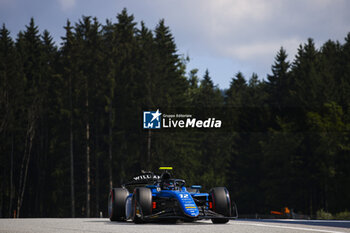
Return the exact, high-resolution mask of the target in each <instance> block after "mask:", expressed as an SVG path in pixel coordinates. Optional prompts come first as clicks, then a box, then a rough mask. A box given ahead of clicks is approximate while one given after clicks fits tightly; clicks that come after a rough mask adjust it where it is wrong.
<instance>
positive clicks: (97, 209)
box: [94, 124, 100, 216]
mask: <svg viewBox="0 0 350 233" xmlns="http://www.w3.org/2000/svg"><path fill="white" fill-rule="evenodd" d="M95 135H96V136H95V150H94V151H95V166H96V169H95V173H96V174H95V180H96V181H95V185H96V187H95V195H96V216H99V212H100V176H99V173H100V171H99V161H98V160H99V158H98V151H99V144H98V137H97V135H99V134H98V127H97V124H96V131H95Z"/></svg>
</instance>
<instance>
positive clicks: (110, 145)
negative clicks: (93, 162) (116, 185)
mask: <svg viewBox="0 0 350 233" xmlns="http://www.w3.org/2000/svg"><path fill="white" fill-rule="evenodd" d="M112 101H113V100H112V97H111V101H110V104H109V124H108V126H109V127H108V128H109V129H108V134H109V135H108V136H109V148H108V155H109V163H108V172H109V189H110V190H111V189H112V188H113V173H112V166H113V157H112V155H113V154H112V153H113V135H112V128H113V112H112V106H113V104H112Z"/></svg>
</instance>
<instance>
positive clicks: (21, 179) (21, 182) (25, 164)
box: [16, 101, 36, 218]
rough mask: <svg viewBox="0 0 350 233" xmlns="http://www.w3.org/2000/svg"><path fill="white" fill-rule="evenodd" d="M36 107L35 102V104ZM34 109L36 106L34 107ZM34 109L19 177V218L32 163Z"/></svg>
mask: <svg viewBox="0 0 350 233" xmlns="http://www.w3.org/2000/svg"><path fill="white" fill-rule="evenodd" d="M33 105H35V101H34V103H33ZM32 107H33V108H34V106H32ZM32 110H33V109H31V110H29V117H28V118H29V119H28V129H27V135H26V140H25V148H24V154H23V159H22V164H21V173H20V177H19V188H18V191H19V193H18V199H17V212H16V213H17V216H16V217H17V218H19V216H20V211H21V207H22V203H23V196H24V190H25V187H26V181H27V174H28V167H29V161H30V155H31V153H30V152H31V150H32V145H33V138H34V134H35V129H34V127H35V121H36V119H35V118H36V116H35V114H36V112H35V110H33V112H32Z"/></svg>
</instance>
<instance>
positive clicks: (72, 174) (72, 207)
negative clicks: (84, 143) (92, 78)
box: [69, 77, 75, 218]
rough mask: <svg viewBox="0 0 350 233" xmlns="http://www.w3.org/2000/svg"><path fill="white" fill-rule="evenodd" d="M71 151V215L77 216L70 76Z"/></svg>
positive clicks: (70, 84) (70, 80) (70, 82)
mask: <svg viewBox="0 0 350 233" xmlns="http://www.w3.org/2000/svg"><path fill="white" fill-rule="evenodd" d="M69 108H70V119H69V123H70V124H69V152H70V199H71V216H72V218H75V197H74V154H73V146H74V144H73V143H74V141H73V140H74V138H73V103H72V79H71V77H69Z"/></svg>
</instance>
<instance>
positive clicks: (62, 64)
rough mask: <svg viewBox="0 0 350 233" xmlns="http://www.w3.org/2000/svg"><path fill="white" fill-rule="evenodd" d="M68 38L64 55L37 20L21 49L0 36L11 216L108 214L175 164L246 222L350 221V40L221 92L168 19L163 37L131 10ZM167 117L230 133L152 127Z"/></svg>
mask: <svg viewBox="0 0 350 233" xmlns="http://www.w3.org/2000/svg"><path fill="white" fill-rule="evenodd" d="M64 28H65V31H66V32H65V35H64V36H63V37H62V43H61V44H60V46H58V47H57V46H56V45H55V44H54V42H53V39H52V37H51V36H50V34H49V32H47V31H44V32H43V33H42V34H39V30H38V27H37V26H36V25H35V23H34V20H33V19H32V20H31V21H30V23H29V25H28V26H26V29H25V30H24V31H21V32H19V33H18V35H17V37H16V40H15V41H14V40H13V39H12V38H11V36H10V33H9V31H8V30H7V29H6V27H5V25H3V27H2V29H1V30H0V214H1V216H2V217H11V216H13V215H14V213H15V214H16V215H17V216H20V217H69V216H72V217H81V216H84V217H89V216H91V217H93V216H99V212H100V211H102V212H103V213H104V215H106V212H107V196H108V190H109V188H110V187H115V186H118V185H120V184H121V183H122V182H123V181H125V180H127V179H129V178H130V177H131V176H132V175H135V174H137V173H138V172H139V171H140V170H141V169H145V170H157V167H158V166H161V165H171V166H173V167H174V168H175V174H176V175H177V176H178V177H182V178H184V179H186V180H187V183H188V184H202V185H203V188H204V189H209V188H210V187H213V186H227V187H228V188H229V189H230V192H231V196H232V199H234V200H236V202H237V204H238V207H239V210H240V213H246V214H248V213H267V212H268V211H269V210H271V209H279V208H281V207H283V206H288V207H290V208H294V209H295V210H297V211H299V212H302V213H305V214H315V212H316V211H317V210H319V209H325V210H327V211H330V212H334V213H335V212H340V211H344V210H346V209H348V210H349V208H350V194H349V193H350V186H349V184H350V169H349V167H350V138H349V137H350V133H349V132H350V113H349V110H350V34H348V36H347V37H346V38H345V43H344V44H341V43H339V42H334V41H327V42H326V43H325V44H324V45H323V46H322V47H321V48H320V49H317V48H316V47H315V44H314V42H313V40H312V39H309V40H308V41H307V42H306V43H305V44H302V45H300V47H299V49H298V53H297V55H296V57H295V58H294V60H293V61H289V60H288V58H287V54H286V51H285V50H284V49H283V48H281V49H280V50H279V51H278V53H277V55H276V58H275V61H274V64H273V65H272V70H271V74H270V75H268V77H267V80H266V81H262V80H261V79H259V78H258V77H257V75H255V74H253V75H252V76H251V77H250V78H249V79H246V78H245V77H244V76H243V74H242V73H240V72H238V73H237V74H236V75H235V76H234V77H233V78H232V81H231V84H230V87H229V88H228V89H227V90H220V89H219V88H218V87H217V86H215V85H214V83H213V81H212V79H211V77H210V74H209V72H208V71H207V72H206V73H205V75H204V77H203V78H200V77H198V75H197V72H198V70H196V69H195V70H191V71H190V72H189V73H188V74H186V63H187V61H188V60H187V59H186V58H184V57H183V56H182V55H180V54H179V53H178V51H177V49H176V44H175V41H174V38H173V36H172V34H171V31H170V29H169V27H167V26H166V25H165V23H164V21H163V20H161V21H160V22H159V23H158V25H157V26H156V28H155V29H154V30H150V29H148V28H147V27H146V26H145V24H144V23H143V22H141V24H140V25H139V26H137V23H136V22H135V21H134V17H133V16H132V15H129V14H128V13H127V11H126V10H125V9H124V10H123V11H122V12H121V13H120V14H118V15H117V22H111V21H108V20H107V21H106V22H105V24H101V23H100V22H99V21H98V20H97V19H96V18H92V17H85V16H83V17H82V18H81V19H80V20H79V21H78V22H77V23H75V24H74V25H73V24H72V23H71V22H69V21H67V23H66V26H65V27H64ZM156 109H161V111H162V112H168V113H171V112H173V111H174V110H176V109H182V110H183V109H191V111H192V113H193V114H194V115H198V116H208V117H209V116H210V115H213V112H215V111H218V109H219V110H220V111H224V112H225V116H226V118H225V119H224V121H225V120H226V121H229V122H230V124H229V127H228V126H226V128H224V129H222V130H197V129H184V130H165V129H164V130H158V131H156V130H153V131H150V130H144V129H143V128H142V112H143V111H146V110H156ZM185 111H186V110H185ZM180 113H182V112H180ZM214 115H215V114H214ZM214 117H215V116H214Z"/></svg>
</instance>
